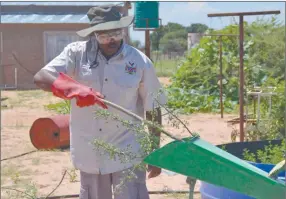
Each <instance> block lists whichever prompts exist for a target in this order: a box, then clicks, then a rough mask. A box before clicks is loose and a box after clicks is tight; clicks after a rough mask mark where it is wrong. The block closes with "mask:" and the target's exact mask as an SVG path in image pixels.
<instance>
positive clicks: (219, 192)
mask: <svg viewBox="0 0 286 199" xmlns="http://www.w3.org/2000/svg"><path fill="white" fill-rule="evenodd" d="M281 141H282V140H271V141H267V140H266V141H255V142H236V143H229V144H223V145H219V146H218V147H220V146H224V148H225V150H226V151H228V152H229V153H231V154H233V155H235V156H237V157H239V158H241V159H242V154H243V149H248V150H249V151H250V152H252V153H253V152H256V151H257V150H261V149H263V148H264V147H265V146H266V145H269V144H270V143H271V144H281ZM248 162H249V161H248ZM249 163H250V164H252V165H254V166H256V167H257V168H259V169H261V170H263V171H265V172H267V173H269V172H270V171H271V169H272V168H273V167H274V166H275V165H274V164H263V163H255V162H249ZM285 176H286V172H281V173H280V174H279V179H280V180H282V181H284V182H285ZM200 192H201V197H202V199H255V198H253V197H250V196H247V195H245V194H242V193H239V192H236V191H232V190H230V189H226V188H224V187H219V186H216V185H213V184H209V183H206V182H201V188H200Z"/></svg>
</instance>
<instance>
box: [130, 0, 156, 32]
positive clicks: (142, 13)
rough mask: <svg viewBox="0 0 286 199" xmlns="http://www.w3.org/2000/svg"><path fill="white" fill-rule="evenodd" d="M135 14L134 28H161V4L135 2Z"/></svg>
mask: <svg viewBox="0 0 286 199" xmlns="http://www.w3.org/2000/svg"><path fill="white" fill-rule="evenodd" d="M134 12H135V14H134V17H135V19H134V26H135V28H136V29H147V28H148V29H156V28H159V2H157V1H137V2H135V9H134ZM147 21H148V25H147Z"/></svg>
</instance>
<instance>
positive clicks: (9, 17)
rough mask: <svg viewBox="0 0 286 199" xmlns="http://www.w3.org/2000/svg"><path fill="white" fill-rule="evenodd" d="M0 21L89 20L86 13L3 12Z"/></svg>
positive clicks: (82, 21) (58, 21)
mask: <svg viewBox="0 0 286 199" xmlns="http://www.w3.org/2000/svg"><path fill="white" fill-rule="evenodd" d="M1 23H89V20H88V18H87V16H86V14H82V15H80V14H76V15H75V14H65V15H58V14H56V15H46V14H43V15H41V14H24V15H23V14H13V15H9V14H4V15H1Z"/></svg>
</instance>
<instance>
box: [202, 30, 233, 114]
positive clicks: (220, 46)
mask: <svg viewBox="0 0 286 199" xmlns="http://www.w3.org/2000/svg"><path fill="white" fill-rule="evenodd" d="M201 36H218V37H219V80H220V117H221V118H223V109H224V108H223V99H222V94H223V88H222V37H223V36H235V37H237V36H238V35H236V34H201Z"/></svg>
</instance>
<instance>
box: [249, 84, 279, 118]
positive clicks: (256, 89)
mask: <svg viewBox="0 0 286 199" xmlns="http://www.w3.org/2000/svg"><path fill="white" fill-rule="evenodd" d="M266 89H267V90H270V91H269V92H265V91H264V90H263V89H262V88H260V87H254V88H253V90H250V91H248V92H247V94H246V97H247V98H246V100H247V102H248V99H249V97H250V96H253V97H255V98H257V104H256V103H255V102H256V100H253V108H254V109H253V114H254V118H251V119H255V122H256V123H257V124H258V123H259V121H260V119H261V115H260V102H261V98H262V97H268V100H269V110H268V117H269V116H270V114H271V108H272V98H271V97H272V96H273V95H277V93H275V89H276V87H267V88H266ZM256 107H257V109H256ZM245 112H246V124H247V121H249V119H250V118H249V117H248V103H247V106H246V110H245Z"/></svg>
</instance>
